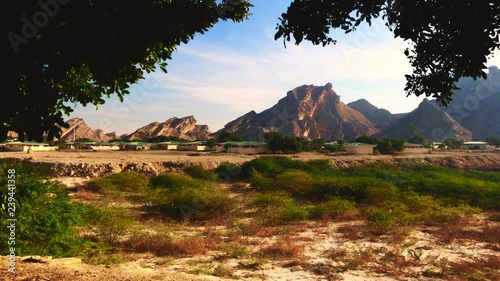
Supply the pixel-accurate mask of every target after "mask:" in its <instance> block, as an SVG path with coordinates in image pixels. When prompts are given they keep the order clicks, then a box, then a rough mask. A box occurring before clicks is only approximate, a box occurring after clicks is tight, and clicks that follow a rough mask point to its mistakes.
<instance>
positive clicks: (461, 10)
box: [275, 0, 500, 105]
mask: <svg viewBox="0 0 500 281" xmlns="http://www.w3.org/2000/svg"><path fill="white" fill-rule="evenodd" d="M379 17H381V18H382V20H385V24H386V26H387V27H389V29H390V30H391V31H392V32H393V33H394V36H395V37H399V38H402V39H404V40H405V41H408V42H409V46H408V48H406V49H405V50H404V54H405V55H406V57H407V58H408V59H409V61H410V63H411V66H412V67H413V73H412V74H408V75H406V86H405V91H406V93H407V95H408V96H409V95H416V96H420V95H425V96H428V97H429V96H432V97H434V98H436V100H437V102H438V103H439V104H440V105H448V103H449V102H450V101H451V99H452V95H453V92H452V91H453V90H456V89H457V88H456V87H455V82H457V81H458V79H459V78H460V77H473V78H474V79H475V78H478V77H483V78H485V77H486V73H485V72H484V70H486V68H487V67H486V65H485V63H486V61H487V57H488V56H490V55H491V54H492V52H493V51H494V50H495V49H500V0H480V1H456V0H430V1H429V0H358V1H344V0H328V1H325V0H308V1H303V0H294V1H293V2H292V3H291V4H290V6H289V7H288V10H287V11H286V12H285V13H283V14H282V16H281V17H280V19H279V20H280V22H279V23H278V24H277V27H276V29H277V31H276V35H275V39H276V40H278V39H280V38H282V39H283V41H284V43H285V44H286V42H287V41H290V40H291V39H292V38H293V39H294V40H295V44H296V45H299V44H300V43H301V42H302V41H303V40H308V41H310V42H312V43H313V44H314V45H320V44H321V45H323V46H326V45H328V44H335V43H336V40H335V39H334V38H332V37H331V36H330V30H331V29H341V30H344V31H345V32H346V33H349V32H352V31H355V30H356V28H357V27H358V26H359V25H360V24H361V23H363V22H366V23H368V24H370V25H371V23H372V21H373V20H374V19H375V18H379ZM402 51H403V50H402Z"/></svg>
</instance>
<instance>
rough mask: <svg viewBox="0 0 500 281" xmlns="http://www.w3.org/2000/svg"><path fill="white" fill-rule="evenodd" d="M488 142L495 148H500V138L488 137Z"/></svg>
mask: <svg viewBox="0 0 500 281" xmlns="http://www.w3.org/2000/svg"><path fill="white" fill-rule="evenodd" d="M486 142H488V144H490V145H494V146H495V147H500V137H493V136H492V137H486Z"/></svg>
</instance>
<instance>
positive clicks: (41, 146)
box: [5, 141, 56, 152]
mask: <svg viewBox="0 0 500 281" xmlns="http://www.w3.org/2000/svg"><path fill="white" fill-rule="evenodd" d="M5 149H6V150H8V151H24V152H28V150H29V151H51V150H56V147H55V146H49V145H48V144H47V143H40V142H20V141H14V142H7V143H5Z"/></svg>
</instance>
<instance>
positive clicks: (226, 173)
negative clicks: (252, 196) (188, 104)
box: [216, 163, 242, 181]
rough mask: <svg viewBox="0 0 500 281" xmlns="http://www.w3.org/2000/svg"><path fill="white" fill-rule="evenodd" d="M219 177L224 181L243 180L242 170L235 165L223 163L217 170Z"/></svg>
mask: <svg viewBox="0 0 500 281" xmlns="http://www.w3.org/2000/svg"><path fill="white" fill-rule="evenodd" d="M216 172H217V176H218V178H219V179H221V180H224V181H231V179H240V178H242V169H241V167H240V166H238V165H236V164H234V163H221V164H220V165H219V166H218V167H217V169H216Z"/></svg>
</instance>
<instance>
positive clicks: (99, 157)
mask: <svg viewBox="0 0 500 281" xmlns="http://www.w3.org/2000/svg"><path fill="white" fill-rule="evenodd" d="M470 155H490V156H491V155H500V153H495V152H485V153H482V152H468V151H454V152H433V153H432V154H429V153H425V154H401V155H395V156H393V155H346V154H340V153H337V154H328V155H327V154H321V153H312V152H302V153H297V154H289V155H286V156H288V157H292V158H295V159H300V160H313V159H329V160H348V161H351V160H352V161H358V160H382V159H392V158H396V159H397V158H441V157H450V156H470ZM259 156H262V155H242V154H226V153H210V152H199V153H193V152H182V151H162V150H154V151H109V152H105V151H48V152H33V153H31V154H27V153H23V152H0V159H2V158H17V159H26V160H28V159H29V160H31V161H34V162H45V163H89V164H94V163H95V164H97V163H126V162H135V163H138V162H139V163H140V162H166V161H197V162H202V161H212V162H224V161H227V162H231V163H236V164H238V163H243V162H246V161H250V160H252V159H254V158H256V157H259Z"/></svg>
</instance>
